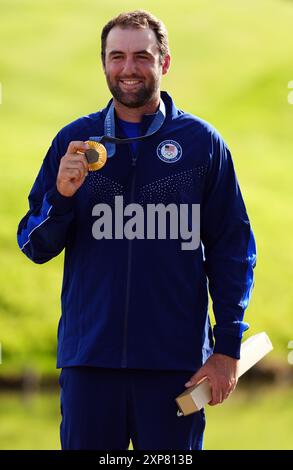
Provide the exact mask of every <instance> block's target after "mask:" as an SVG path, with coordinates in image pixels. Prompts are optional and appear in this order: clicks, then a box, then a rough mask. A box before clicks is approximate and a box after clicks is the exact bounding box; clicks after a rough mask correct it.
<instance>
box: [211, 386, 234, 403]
mask: <svg viewBox="0 0 293 470" xmlns="http://www.w3.org/2000/svg"><path fill="white" fill-rule="evenodd" d="M235 386H236V383H235V381H233V380H231V381H229V382H226V383H225V382H222V383H221V382H211V392H212V400H211V401H210V402H209V405H211V406H215V405H218V404H220V403H223V401H225V400H227V398H229V396H230V395H231V393H232V392H233V391H234V389H235Z"/></svg>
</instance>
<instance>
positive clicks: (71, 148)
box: [66, 140, 89, 154]
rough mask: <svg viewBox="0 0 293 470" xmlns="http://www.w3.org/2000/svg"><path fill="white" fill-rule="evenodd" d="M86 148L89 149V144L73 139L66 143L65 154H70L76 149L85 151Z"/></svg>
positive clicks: (76, 150)
mask: <svg viewBox="0 0 293 470" xmlns="http://www.w3.org/2000/svg"><path fill="white" fill-rule="evenodd" d="M88 149H89V146H88V144H86V143H85V142H82V141H81V140H73V141H72V142H70V144H69V145H68V148H67V152H66V154H72V153H76V152H78V151H80V152H85V151H86V150H88Z"/></svg>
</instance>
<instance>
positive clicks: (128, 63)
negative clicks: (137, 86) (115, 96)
mask: <svg viewBox="0 0 293 470" xmlns="http://www.w3.org/2000/svg"><path fill="white" fill-rule="evenodd" d="M135 72H136V62H135V60H134V58H133V57H126V59H125V62H124V66H123V73H124V74H125V75H133V74H135Z"/></svg>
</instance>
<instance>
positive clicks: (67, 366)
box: [18, 11, 256, 450]
mask: <svg viewBox="0 0 293 470" xmlns="http://www.w3.org/2000/svg"><path fill="white" fill-rule="evenodd" d="M101 55H102V63H103V69H104V72H105V75H106V79H107V84H108V87H109V89H110V91H111V94H112V96H113V98H112V99H111V101H110V102H109V103H108V105H107V106H106V108H104V109H103V110H102V111H100V112H97V113H93V114H90V115H88V116H85V117H82V118H80V119H78V120H76V121H74V122H73V123H71V124H69V125H67V126H66V127H64V128H63V129H62V130H61V131H60V132H59V133H58V134H57V136H56V137H55V138H54V140H53V142H52V144H51V147H50V149H49V151H48V153H47V155H46V157H45V159H44V162H43V165H42V167H41V170H40V173H39V175H38V177H37V179H36V181H35V183H34V186H33V188H32V190H31V193H30V195H29V202H30V210H29V212H28V213H27V215H26V216H25V217H24V218H23V219H22V221H21V222H20V225H19V230H18V243H19V246H20V247H21V249H22V251H23V252H24V253H25V254H26V255H27V256H28V257H29V258H30V259H32V260H33V261H34V262H36V263H44V262H46V261H48V260H50V259H51V258H53V257H54V256H56V255H58V254H59V253H60V252H61V251H62V250H63V249H64V248H65V262H64V278H63V286H62V296H61V303H62V316H61V319H60V322H59V327H58V359H57V367H58V368H62V371H61V375H60V385H61V411H62V424H61V444H62V448H63V449H127V448H128V445H129V441H130V439H131V440H132V443H133V446H134V448H135V449H179V450H180V449H189V450H190V449H201V448H202V441H203V432H204V427H205V418H204V412H203V411H201V412H199V413H195V414H193V415H190V416H186V417H178V416H177V413H176V412H177V407H176V403H175V397H176V396H177V395H179V394H180V393H181V392H182V391H183V389H184V386H186V387H189V386H191V385H193V384H195V383H197V382H198V381H199V380H201V379H202V378H203V377H208V379H209V381H210V384H211V387H212V400H211V402H210V405H216V404H218V403H222V401H223V400H225V399H226V398H227V397H228V396H229V395H230V393H231V392H232V391H233V390H234V388H235V386H236V382H237V364H238V360H239V350H240V343H241V337H242V334H243V332H244V331H245V330H246V329H247V328H248V325H247V324H246V323H244V322H243V316H244V311H245V309H246V307H247V305H248V302H249V299H250V295H251V291H252V287H253V268H254V266H255V259H256V251H255V242H254V237H253V233H252V230H251V227H250V223H249V220H248V216H247V213H246V210H245V206H244V203H243V199H242V196H241V192H240V189H239V186H238V182H237V179H236V176H235V172H234V169H233V163H232V159H231V155H230V152H229V149H228V148H227V146H226V144H225V142H224V141H223V139H222V138H221V136H220V135H219V134H218V132H217V131H216V130H215V129H214V128H213V127H212V126H211V125H210V124H208V123H207V122H205V121H202V120H201V119H199V118H197V117H195V116H192V115H190V114H187V113H185V112H183V111H181V110H179V109H177V108H176V106H175V104H174V102H173V101H172V99H171V97H170V96H169V95H168V94H167V93H166V92H161V91H160V84H161V79H162V76H163V75H165V74H166V73H167V72H168V70H169V67H170V53H169V48H168V38H167V32H166V29H165V27H164V25H163V24H162V22H161V21H159V20H158V19H156V18H155V17H154V16H152V15H151V14H149V13H147V12H144V11H135V12H131V13H125V14H121V15H119V16H118V17H117V18H114V19H113V20H111V21H110V22H109V23H108V24H107V25H106V26H105V27H104V29H103V31H102V54H101ZM103 135H108V136H112V137H115V138H116V139H117V138H122V139H123V138H124V139H125V138H135V137H139V138H140V139H141V140H136V141H135V140H134V141H130V142H128V143H125V142H122V143H121V141H118V140H116V141H115V139H114V140H113V139H112V141H111V139H108V140H107V138H106V140H105V139H104V140H102V142H104V143H105V145H106V148H107V150H108V153H109V158H108V160H107V162H106V164H105V165H104V166H103V167H102V168H101V169H100V170H99V171H89V164H88V160H87V157H86V152H87V150H88V148H89V146H88V144H86V143H85V142H87V141H88V140H93V139H96V140H98V141H101V139H100V138H97V137H101V136H103ZM109 140H110V141H111V142H109ZM119 204H120V209H121V204H123V207H124V208H125V212H124V214H123V216H125V217H124V218H125V220H124V218H123V217H122V218H121V214H120V215H119V207H118V206H119ZM138 205H139V206H138ZM154 205H155V208H156V209H157V210H158V213H159V214H160V217H159V220H157V224H158V225H160V223H162V214H164V212H160V210H162V208H163V209H164V208H165V209H166V210H167V209H168V211H169V212H170V214H169V215H170V219H171V218H172V217H173V215H174V210H177V209H178V213H177V215H178V217H179V214H180V217H181V219H180V221H181V223H182V224H183V222H184V214H185V215H186V214H189V215H190V214H193V216H195V215H196V211H195V212H194V211H193V209H194V208H196V207H200V219H198V220H197V226H196V229H197V230H198V232H199V231H200V233H199V235H200V243H198V244H197V246H196V247H195V246H194V243H193V244H191V245H190V246H185V247H183V243H182V239H184V240H186V237H185V235H184V233H185V232H184V231H180V235H179V234H178V236H177V237H176V236H171V235H172V234H171V235H170V234H169V232H170V231H171V232H172V230H173V229H174V224H173V225H172V224H171V222H170V225H172V226H171V227H169V229H170V230H169V232H168V234H169V235H170V236H167V230H165V231H164V230H163V229H162V227H161V228H158V227H157V228H156V230H155V236H154V232H152V230H151V228H152V227H150V224H149V226H148V227H147V228H146V226H145V225H144V226H143V222H149V219H148V217H147V216H146V213H145V212H144V210H145V209H149V208H151V209H154ZM138 207H139V209H138ZM179 209H180V210H181V209H182V211H183V212H182V213H181V212H179ZM135 211H137V212H135ZM184 211H185V212H184ZM133 213H135V214H136V216H135V217H134V218H131V216H132V215H133ZM101 214H102V215H101ZM165 215H166V213H165ZM175 215H176V214H175ZM97 216H100V217H98V218H97ZM114 219H115V220H114ZM194 219H195V217H193V219H192V218H191V220H190V218H189V219H188V220H189V221H188V224H189V225H188V227H190V224H191V225H192V223H193V222H194ZM172 220H173V219H172ZM174 220H175V219H174ZM174 220H173V222H174ZM173 222H172V223H173ZM142 227H143V228H142ZM165 228H166V227H165ZM175 228H176V227H175ZM177 228H178V227H177ZM158 232H159V233H158ZM172 233H173V235H174V233H176V230H175V232H174V230H173V232H172ZM177 233H178V230H177ZM191 233H192V232H190V231H189V232H188V234H189V235H190V234H191ZM147 235H150V236H147ZM190 236H191V235H190ZM185 243H187V242H186V241H185ZM208 287H209V291H210V294H211V298H212V300H213V310H214V314H215V320H216V324H215V327H214V329H213V331H212V329H211V325H210V321H209V315H208ZM214 339H215V344H214Z"/></svg>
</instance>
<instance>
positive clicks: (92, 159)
mask: <svg viewBox="0 0 293 470" xmlns="http://www.w3.org/2000/svg"><path fill="white" fill-rule="evenodd" d="M86 144H88V146H89V147H90V149H89V150H88V152H89V155H88V157H87V152H85V155H86V158H87V159H88V161H89V171H96V170H100V169H101V168H103V166H104V165H105V163H106V161H107V150H106V148H105V147H104V145H103V144H100V143H99V142H95V141H94V140H87V141H86ZM92 150H94V151H95V152H96V153H97V155H96V156H95V154H94V153H93V152H92Z"/></svg>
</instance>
